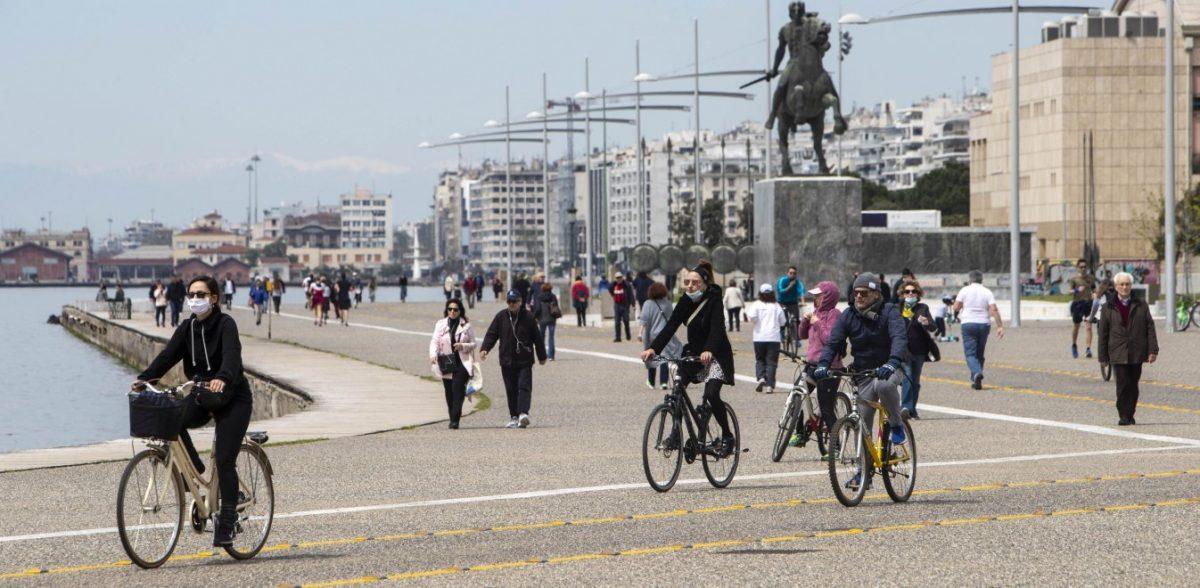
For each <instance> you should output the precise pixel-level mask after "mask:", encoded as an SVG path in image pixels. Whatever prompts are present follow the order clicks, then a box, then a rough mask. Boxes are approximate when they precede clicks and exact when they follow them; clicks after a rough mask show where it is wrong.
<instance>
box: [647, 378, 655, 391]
mask: <svg viewBox="0 0 1200 588" xmlns="http://www.w3.org/2000/svg"><path fill="white" fill-rule="evenodd" d="M646 387H647V388H649V389H651V390H653V389H654V382H653V381H652V380H647V381H646Z"/></svg>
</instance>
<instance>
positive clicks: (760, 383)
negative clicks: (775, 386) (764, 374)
mask: <svg viewBox="0 0 1200 588" xmlns="http://www.w3.org/2000/svg"><path fill="white" fill-rule="evenodd" d="M766 385H767V381H766V380H764V379H762V378H759V379H758V386H755V387H754V391H755V392H762V391H763V388H765V387H766Z"/></svg>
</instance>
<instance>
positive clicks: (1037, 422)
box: [284, 314, 1200, 446]
mask: <svg viewBox="0 0 1200 588" xmlns="http://www.w3.org/2000/svg"><path fill="white" fill-rule="evenodd" d="M284 316H288V317H292V318H301V319H303V318H305V317H302V316H299V315H289V314H285V315H284ZM350 326H352V327H362V328H366V329H374V330H378V331H386V332H391V333H399V334H402V335H417V336H421V337H428V336H429V333H425V332H421V331H409V330H404V329H396V328H393V327H384V326H381V325H371V324H363V323H350ZM555 350H556V351H561V352H564V353H574V354H576V355H586V356H591V357H598V358H601V359H611V360H613V361H623V362H625V363H634V364H638V365H642V360H640V359H638V358H636V357H629V356H625V355H617V354H615V353H605V352H603V351H584V350H581V349H571V348H569V347H560V346H556V347H555ZM734 377H735V378H736V379H737V380H739V381H742V382H748V383H751V384H753V383H755V382H756V380H755V379H754V378H751V377H750V376H744V375H742V374H735V375H734ZM918 406H919V408H920V409H921V410H922V411H928V412H936V413H942V414H949V415H955V416H967V417H972V418H977V419H986V420H993V421H1002V422H1008V423H1018V424H1022V425H1033V426H1041V427H1054V428H1059V429H1067V430H1071V431H1076V432H1079V433H1090V434H1092V435H1103V436H1108V437H1121V438H1124V439H1137V440H1140V441H1151V442H1155V443H1175V444H1178V445H1191V446H1200V439H1190V438H1187V437H1172V436H1168V435H1152V434H1149V433H1137V432H1134V431H1128V430H1119V429H1112V428H1109V427H1101V426H1099V425H1088V424H1083V423H1072V422H1066V421H1052V420H1048V419H1037V418H1028V417H1019V416H1013V415H1007V414H999V413H993V412H982V411H977V410H965V409H961V408H953V407H949V406H938V405H934V404H925V403H921V404H920V405H918Z"/></svg>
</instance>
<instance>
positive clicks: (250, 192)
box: [246, 163, 254, 231]
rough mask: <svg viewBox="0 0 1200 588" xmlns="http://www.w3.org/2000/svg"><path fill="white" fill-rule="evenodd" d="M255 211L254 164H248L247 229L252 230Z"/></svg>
mask: <svg viewBox="0 0 1200 588" xmlns="http://www.w3.org/2000/svg"><path fill="white" fill-rule="evenodd" d="M253 212H254V164H253V163H248V164H246V230H247V231H249V230H250V215H251V214H252V213H253Z"/></svg>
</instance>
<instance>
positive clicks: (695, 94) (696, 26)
mask: <svg viewBox="0 0 1200 588" xmlns="http://www.w3.org/2000/svg"><path fill="white" fill-rule="evenodd" d="M692 60H693V61H695V63H694V64H692V65H694V66H695V68H694V69H693V70H692V73H693V74H694V75H695V78H694V84H693V85H692V113H693V114H694V115H695V117H694V120H695V134H696V136H695V140H694V142H693V143H692V171H693V172H694V174H695V175H694V179H693V180H692V181H693V182H695V184H696V188H695V190H692V191H693V192H694V193H695V196H696V210H695V211H694V212H695V216H696V220H695V223H696V234H695V236H694V237H695V240H696V244H697V245H699V244H700V238H701V233H700V209H701V208H702V207H703V206H704V198H703V197H701V188H702V187H703V186H701V185H700V19H698V18H695V19H692Z"/></svg>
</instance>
